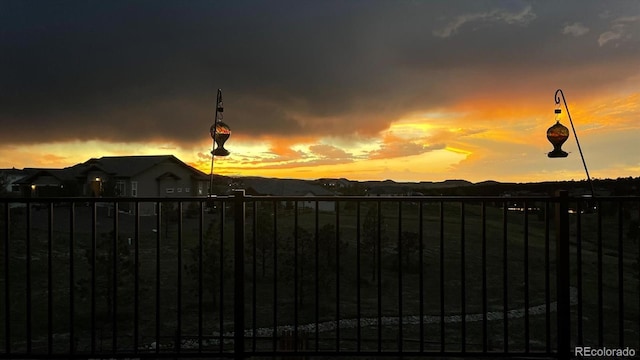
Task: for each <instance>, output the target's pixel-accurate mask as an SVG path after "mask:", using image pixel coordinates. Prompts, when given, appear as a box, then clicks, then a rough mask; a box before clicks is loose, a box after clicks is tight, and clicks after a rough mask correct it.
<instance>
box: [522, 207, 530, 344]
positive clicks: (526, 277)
mask: <svg viewBox="0 0 640 360" xmlns="http://www.w3.org/2000/svg"><path fill="white" fill-rule="evenodd" d="M523 233H524V255H523V256H524V352H525V353H529V352H530V351H531V347H530V345H529V342H530V341H529V340H530V332H529V203H528V202H527V201H526V200H525V201H524V229H523Z"/></svg>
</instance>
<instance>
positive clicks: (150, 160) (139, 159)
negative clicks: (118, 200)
mask: <svg viewBox="0 0 640 360" xmlns="http://www.w3.org/2000/svg"><path fill="white" fill-rule="evenodd" d="M165 161H172V162H175V163H177V164H179V165H181V166H183V167H185V168H187V169H189V170H190V171H191V172H192V175H193V176H194V177H197V178H203V179H206V178H207V175H206V174H205V173H203V172H202V171H200V170H198V169H195V168H193V167H191V166H189V165H187V164H186V163H184V162H182V161H181V160H180V159H178V158H177V157H175V156H173V155H140V156H103V157H101V158H99V159H95V158H94V159H89V160H88V161H86V162H85V163H83V164H78V165H76V166H77V167H78V168H79V170H80V169H81V170H80V173H85V172H86V171H88V170H89V169H91V167H92V166H93V167H97V168H99V169H101V170H103V171H105V172H107V173H110V174H113V175H116V176H118V177H132V176H135V175H138V174H140V173H142V172H144V171H147V170H148V169H150V168H152V167H154V166H156V165H158V164H160V163H163V162H165Z"/></svg>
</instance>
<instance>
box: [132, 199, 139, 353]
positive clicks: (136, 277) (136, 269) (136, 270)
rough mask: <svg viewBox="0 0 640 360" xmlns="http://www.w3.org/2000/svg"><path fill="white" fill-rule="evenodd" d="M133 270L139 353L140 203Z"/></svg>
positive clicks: (135, 340)
mask: <svg viewBox="0 0 640 360" xmlns="http://www.w3.org/2000/svg"><path fill="white" fill-rule="evenodd" d="M133 226H134V229H133V231H134V241H135V244H134V245H133V251H134V254H133V256H134V260H133V263H134V266H135V267H134V268H133V352H134V354H137V353H138V347H139V337H140V202H138V201H136V202H135V219H134V224H133Z"/></svg>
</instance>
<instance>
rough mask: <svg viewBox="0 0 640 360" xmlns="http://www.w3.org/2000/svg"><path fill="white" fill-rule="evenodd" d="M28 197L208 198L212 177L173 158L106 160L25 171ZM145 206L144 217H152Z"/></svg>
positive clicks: (165, 156) (123, 157)
mask: <svg viewBox="0 0 640 360" xmlns="http://www.w3.org/2000/svg"><path fill="white" fill-rule="evenodd" d="M25 170H26V171H27V173H28V174H29V175H28V176H25V177H24V178H22V179H20V180H19V181H18V183H19V184H20V185H21V186H22V189H23V192H24V195H25V196H85V197H99V196H106V197H110V196H130V197H191V196H207V193H208V187H209V177H208V176H207V175H206V174H204V173H203V172H201V171H199V170H197V169H195V168H193V167H191V166H189V165H187V164H185V163H184V162H182V161H180V160H179V159H178V158H176V157H175V156H173V155H152V156H104V157H101V158H99V159H95V158H94V159H90V160H88V161H86V162H84V163H81V164H77V165H74V166H71V167H68V168H64V169H25ZM152 205H153V204H144V206H143V209H141V213H150V212H152V211H154V210H151V209H152Z"/></svg>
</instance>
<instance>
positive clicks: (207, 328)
mask: <svg viewBox="0 0 640 360" xmlns="http://www.w3.org/2000/svg"><path fill="white" fill-rule="evenodd" d="M301 204H302V203H301ZM381 204H382V205H381V206H382V207H381V208H380V210H379V212H380V214H381V215H382V221H381V222H380V223H378V220H377V213H378V208H377V203H376V202H363V203H361V206H360V211H359V217H358V212H357V209H356V206H355V204H346V203H344V202H343V203H341V205H340V211H339V214H336V212H320V213H318V214H317V215H316V213H315V211H313V210H311V209H304V208H302V206H300V207H299V208H298V210H297V216H296V212H295V208H294V207H293V206H288V208H287V206H278V209H276V210H275V211H274V209H273V206H272V204H271V203H265V204H259V206H258V209H257V210H256V213H257V214H258V217H257V218H256V219H255V223H256V224H257V226H256V227H255V231H254V226H253V224H254V217H253V214H254V212H253V205H252V204H249V205H248V207H247V217H246V224H247V226H246V239H245V274H246V283H245V284H246V287H245V294H246V301H245V314H246V323H245V328H247V329H250V328H253V327H254V326H255V327H256V328H260V329H262V331H263V332H265V333H266V334H268V335H270V333H269V332H268V329H273V328H274V327H275V326H280V327H282V326H286V325H294V324H296V323H297V324H298V326H299V327H300V329H301V330H300V333H302V332H303V331H302V330H307V329H310V330H311V332H309V333H307V334H306V340H305V341H306V342H307V347H308V348H310V349H315V348H316V346H317V347H318V348H319V349H321V350H335V349H336V348H337V346H340V348H341V349H343V350H355V349H356V346H357V345H358V343H357V341H356V340H357V339H358V338H360V340H361V342H360V346H361V348H362V349H363V350H377V349H378V346H381V348H382V349H383V350H397V349H398V348H399V346H400V345H401V346H402V347H403V349H405V350H407V349H408V350H419V349H420V348H421V346H423V347H424V349H425V350H439V349H441V346H442V344H441V340H442V339H444V342H445V350H448V351H457V350H461V349H462V348H463V346H464V349H465V350H467V351H481V350H482V349H483V345H484V338H483V336H486V345H487V348H488V350H490V351H502V350H503V349H505V348H506V347H508V349H509V350H515V351H522V350H525V349H526V348H527V347H528V348H529V349H530V350H532V351H537V350H545V349H546V347H547V345H548V344H547V340H548V339H547V332H546V329H547V327H549V328H550V329H551V333H550V334H549V340H550V341H551V343H550V346H551V349H553V348H554V344H555V331H554V328H555V312H554V311H551V312H550V313H549V319H548V320H549V322H547V317H546V316H545V312H542V313H541V314H538V313H537V312H534V313H532V314H530V315H529V316H528V318H527V317H526V316H525V315H524V313H517V312H516V311H517V310H518V309H525V308H532V307H536V306H540V305H545V304H546V301H547V298H549V299H550V301H551V302H553V301H554V299H555V281H554V280H555V241H554V233H553V223H551V224H550V227H551V230H550V231H551V233H550V235H549V237H547V236H546V234H547V230H546V225H545V224H546V223H545V219H546V217H547V216H550V217H551V218H553V216H552V214H551V213H549V214H546V213H545V211H544V210H545V209H544V205H543V204H531V205H530V206H532V207H535V206H534V205H537V207H542V209H541V210H540V211H538V210H531V211H529V214H528V216H527V217H526V218H525V215H524V212H522V211H504V210H503V208H502V206H492V204H486V206H485V207H484V216H483V207H482V206H481V204H480V203H479V202H476V203H466V204H465V205H464V209H463V208H462V206H461V204H460V203H459V202H445V203H443V204H440V203H439V202H433V203H424V204H423V205H422V217H420V216H419V215H420V205H418V204H416V203H404V204H403V205H402V209H399V208H398V202H389V203H387V202H382V203H381ZM499 205H501V204H499ZM220 209H221V206H218V208H217V211H216V212H214V213H211V214H210V213H205V214H204V216H203V229H200V227H199V225H200V218H199V212H198V211H197V210H198V209H195V210H196V211H195V212H194V209H192V208H190V206H189V204H185V205H184V209H183V216H182V218H183V222H182V226H181V227H179V226H178V221H177V216H176V215H175V214H176V212H175V211H164V212H161V213H162V214H163V217H162V219H161V222H160V224H158V223H157V218H156V217H155V216H151V217H141V218H140V224H139V236H138V239H139V240H138V241H139V242H138V249H139V253H138V259H139V263H138V274H139V277H138V279H137V281H136V278H135V276H134V275H135V272H134V269H135V262H134V260H135V258H134V255H135V248H136V247H135V239H136V236H135V235H136V234H135V227H134V224H135V223H134V220H135V217H134V216H133V215H130V214H125V213H120V214H118V216H116V217H114V216H113V214H110V211H109V210H108V209H107V208H103V207H100V208H98V217H97V220H98V221H97V224H96V226H95V231H96V259H97V260H96V268H95V272H96V279H95V283H96V286H95V288H96V291H95V294H93V296H92V293H91V274H92V266H91V265H92V262H91V259H92V254H93V252H92V251H91V249H92V245H93V236H92V234H93V226H92V223H91V208H85V207H81V206H78V207H77V208H76V211H75V217H74V224H73V226H74V231H70V229H71V221H70V218H69V209H68V207H56V208H54V213H53V221H52V223H53V228H52V229H51V230H49V228H48V221H47V210H46V209H39V210H38V209H33V210H32V211H31V219H30V221H29V222H27V219H26V211H25V209H24V208H17V209H12V213H11V226H10V233H9V235H10V236H9V243H8V245H9V250H10V252H9V254H10V256H9V259H10V260H9V264H8V268H9V277H8V280H9V287H8V288H7V276H6V274H5V270H4V269H5V258H6V256H5V253H4V252H5V247H2V251H3V253H2V256H1V261H2V264H1V268H2V273H3V276H2V277H1V281H2V282H3V284H2V288H3V292H2V294H3V296H0V316H1V319H2V325H3V326H2V327H1V328H0V348H2V349H4V348H5V347H6V345H7V344H6V342H5V338H6V336H5V334H6V332H5V331H6V328H5V326H4V324H5V323H6V318H7V315H8V314H7V313H6V308H7V304H6V297H5V296H4V294H5V292H6V290H8V291H9V301H10V303H9V308H10V314H9V315H10V324H11V326H10V331H11V347H12V349H13V350H15V351H21V350H24V349H26V347H27V346H28V341H27V339H26V337H27V333H28V332H29V331H30V332H31V346H32V348H33V349H34V351H45V350H46V348H47V344H48V333H49V326H50V325H49V318H51V320H52V321H51V332H52V334H53V340H54V344H53V348H54V349H55V350H56V351H64V350H65V349H68V348H69V346H70V343H75V345H74V346H76V347H77V349H78V350H80V351H83V350H88V349H89V348H90V346H91V334H92V330H91V324H92V316H91V309H92V300H94V301H95V310H96V311H95V325H96V326H95V329H94V332H95V339H94V341H95V346H96V347H97V349H98V350H100V349H111V347H112V345H113V342H114V341H113V338H112V333H113V329H114V319H115V322H116V324H117V329H116V330H117V334H118V338H117V344H116V346H117V347H118V348H119V349H122V350H124V349H131V347H132V346H133V334H134V324H135V317H136V315H137V317H138V323H139V330H138V331H139V337H138V342H139V344H140V345H148V344H150V343H152V342H154V341H155V336H156V331H158V333H159V335H160V337H161V342H162V343H170V342H172V341H173V339H174V337H175V335H176V330H177V323H178V321H179V320H180V322H181V324H180V328H181V335H183V336H185V337H191V338H194V337H197V335H198V333H199V330H200V326H199V325H200V319H202V320H201V321H202V329H201V330H202V333H203V335H204V336H205V337H204V338H203V341H204V342H205V345H206V346H207V347H208V348H216V349H217V348H218V346H220V345H219V343H218V342H217V341H214V340H215V339H217V338H218V336H219V334H225V333H229V332H231V331H233V310H234V306H235V304H234V298H233V272H232V271H233V270H232V269H233V237H234V233H233V220H234V219H233V218H232V212H231V211H227V213H226V214H224V215H222V214H221V213H220ZM194 214H195V216H193V215H194ZM462 214H464V221H463V220H462ZM505 214H506V218H505ZM316 216H317V223H316ZM116 219H117V225H118V230H119V231H118V234H116V233H115V232H114V226H115V223H116ZM579 219H580V223H578V216H576V215H573V216H572V217H571V221H572V224H571V239H572V246H571V251H572V255H571V271H572V280H571V281H572V286H573V287H577V281H578V267H577V261H576V260H577V245H578V244H577V239H578V233H579V235H580V237H579V238H580V246H581V258H582V268H581V275H582V278H581V282H582V302H581V304H580V305H578V304H576V305H573V306H572V322H573V328H572V330H573V331H574V333H573V334H572V335H573V338H574V339H576V340H575V341H576V342H577V341H579V340H580V339H578V337H577V335H578V333H577V331H576V330H577V325H578V313H579V312H580V313H581V315H582V316H581V318H580V319H581V321H582V333H581V334H579V335H581V336H582V339H581V340H582V342H583V343H584V344H585V345H589V346H598V345H600V341H602V345H606V346H609V347H613V346H619V345H620V344H619V339H620V335H621V334H620V333H619V332H620V329H621V328H622V331H623V334H624V340H625V344H626V345H628V346H631V347H634V346H635V348H636V349H639V348H640V338H639V335H638V334H639V333H640V329H639V323H640V318H639V308H640V300H639V299H640V296H639V287H640V281H639V270H638V257H639V256H640V255H639V254H640V252H639V250H638V237H637V231H636V232H634V229H635V230H637V229H636V228H637V221H638V204H626V205H624V206H623V207H621V208H617V207H616V206H612V207H611V208H608V209H607V211H606V212H605V211H601V212H600V214H598V213H594V214H581V216H580V217H579ZM274 220H275V221H274ZM599 222H600V225H598V223H599ZM221 223H224V225H225V226H224V227H222V231H221V230H220V229H221V226H220V224H221ZM158 225H159V226H158ZM274 225H275V227H276V228H277V232H276V233H275V235H276V236H274ZM378 226H379V228H380V229H381V231H380V232H378ZM421 228H422V238H421V239H420V237H419V234H420V232H421ZM3 229H4V228H3ZM336 229H338V230H336ZM483 229H484V230H483ZM180 232H181V234H182V236H181V237H179V236H178V235H179V233H180ZM254 232H255V236H254ZM3 233H4V231H3ZM316 233H317V237H316ZM200 234H202V238H203V244H204V246H203V248H202V249H201V248H200V238H201V236H200ZM336 234H337V235H338V237H339V242H338V241H336ZM378 234H380V237H379V239H380V240H379V241H380V243H379V244H380V247H378ZM49 235H51V238H52V240H53V241H52V242H51V248H49V243H48V238H49ZM599 235H600V236H599ZM2 236H3V241H5V239H4V235H2ZM116 238H117V239H118V241H117V254H118V256H117V257H116V261H115V263H116V264H117V268H118V271H117V273H116V282H117V284H118V286H116V287H114V286H113V281H112V279H113V272H112V268H113V263H114V259H113V256H112V254H113V250H112V249H113V243H114V239H116ZM129 238H131V239H132V242H131V245H129ZM220 239H223V241H222V243H221V241H220ZM599 239H601V242H600V243H601V245H599V244H600V243H599ZM70 240H73V241H70ZM158 242H159V243H160V247H158V246H157V244H158ZM483 242H484V243H485V244H486V247H485V248H484V251H483ZM420 243H422V256H420V254H421V253H420V248H421V246H420ZM70 244H73V256H72V257H71V256H70V253H71V248H70ZM525 244H526V246H525ZM620 244H621V245H622V248H621V249H619V245H620ZM505 246H506V247H505ZM599 246H601V248H602V252H601V254H602V256H601V260H600V261H599V256H598V253H599V252H598V249H599ZM358 249H359V251H358ZM547 249H549V251H548V252H547ZM619 251H620V252H619ZM49 253H50V254H51V255H50V256H49ZM201 253H202V254H203V261H202V263H203V277H202V286H203V287H202V292H200V289H199V285H200V278H199V264H200V262H199V260H200V258H199V256H200V254H201ZM378 254H380V256H377V255H378ZM547 254H548V262H549V267H548V271H547V266H546V261H547ZM620 254H622V256H620ZM254 256H255V257H254ZM28 257H30V262H28V261H27V259H28ZM505 258H506V259H507V261H506V263H505V261H504V259H505ZM158 259H159V266H158ZM49 260H51V270H52V271H51V278H50V279H49V272H48V266H49V265H48V264H49ZM71 262H73V278H71V272H70V268H71ZM358 264H359V267H358ZM599 264H600V265H599ZM158 268H159V269H160V271H159V272H158V271H157V269H158ZM525 268H526V271H525ZM316 269H317V270H316ZM505 271H506V272H505ZM254 272H255V276H254ZM620 272H621V273H622V275H623V278H622V279H619V277H618V274H619V273H620ZM358 273H359V274H360V276H359V277H358ZM599 274H601V276H602V288H600V287H599V281H598V275H599ZM547 277H548V279H549V282H548V283H547ZM27 278H30V279H31V281H30V284H31V286H30V287H29V288H28V287H27V281H26V280H27ZM179 279H180V281H179ZM441 280H444V281H441ZM483 282H486V310H487V312H489V313H490V314H492V319H491V320H490V321H488V322H487V324H486V325H487V332H486V335H485V332H484V329H483V322H482V321H477V320H478V318H477V316H476V317H474V315H476V314H481V313H483V303H484V302H483V299H485V297H484V296H483V291H482V290H483ZM136 283H137V284H138V294H137V295H138V296H137V299H138V312H137V314H136V312H135V306H134V305H135V299H136V297H135V296H134V295H135V294H134V293H135V292H134V289H135V286H136ZM49 284H51V289H52V292H51V294H50V295H49V292H48V286H49ZM157 284H159V287H158V286H157ZM620 284H622V286H623V288H624V296H623V299H622V300H623V301H622V307H620V304H621V302H620V299H619V297H618V293H619V286H620ZM114 289H115V290H116V292H117V296H116V297H114V296H113V295H112V293H113V291H114ZM254 292H255V297H254V295H253V294H254ZM71 293H73V307H71V306H70V294H71ZM200 294H201V297H200V296H199V295H200ZM358 294H359V299H358ZM599 294H602V298H601V301H602V309H601V313H600V311H599V310H600V307H599ZM158 295H159V298H158ZM505 297H506V300H507V301H506V303H505V301H504V300H505ZM29 298H30V301H28V300H29ZM113 298H116V299H117V301H116V303H115V310H116V312H115V315H114V312H113V311H112V310H113V308H114V304H113V303H112V299H113ZM200 298H202V309H201V311H202V313H200V306H199V300H200ZM421 299H422V301H420V300H421ZM49 301H51V304H52V311H51V312H50V311H49ZM158 305H159V307H158ZM178 305H179V307H180V309H178ZM400 305H402V306H400ZM549 305H550V306H551V305H552V304H549ZM254 308H255V311H254ZM543 308H544V306H543ZM400 309H402V311H401V312H400ZM545 310H546V309H545ZM421 311H422V315H423V316H426V318H425V321H424V322H423V324H422V327H421V325H420V323H419V321H416V320H415V319H413V320H412V319H411V318H409V316H417V315H420V313H421ZM506 311H511V315H510V316H511V317H509V316H508V320H507V321H506V322H505V321H504V320H503V319H502V315H503V314H504V313H505V312H506ZM274 312H275V314H276V315H275V322H274ZM463 312H464V313H465V314H466V315H468V316H469V317H468V318H467V319H468V321H466V323H465V326H463V323H462V322H461V321H460V319H458V320H455V319H454V318H452V316H455V315H460V314H462V313H463ZM178 314H179V315H180V316H178ZM441 314H442V315H444V316H445V317H446V321H445V323H444V327H443V326H441V322H440V316H441ZM498 314H499V315H498ZM29 315H30V318H29ZM200 315H201V316H200ZM400 316H402V319H403V320H402V321H403V325H402V326H399V324H397V318H398V317H400ZM358 317H359V318H361V319H362V321H361V325H362V327H361V330H360V333H359V334H358V331H357V329H356V328H355V325H354V324H355V322H348V321H347V320H352V319H357V318H358ZM379 317H380V318H384V319H385V321H384V323H385V325H384V326H383V327H382V328H381V329H378V327H377V321H378V318H379ZM72 318H73V328H74V337H75V338H76V341H71V340H70V339H69V336H70V335H69V334H70V331H69V329H70V321H71V319H72ZM393 318H396V320H395V321H396V323H395V324H394V323H393V320H391V319H393ZM337 319H341V320H343V327H342V328H340V330H339V331H336V330H335V327H331V326H328V325H326V324H329V323H330V322H332V321H336V320H337ZM157 320H159V322H158V321H157ZM620 320H622V326H620ZM254 322H255V324H254ZM409 322H412V323H409ZM600 322H602V328H603V329H602V330H603V331H602V332H600V331H599V324H600ZM315 323H319V324H325V325H323V326H325V327H326V328H322V330H323V331H321V332H318V333H317V334H316V332H315V326H314V324H315ZM308 324H311V326H310V327H309V328H307V327H304V326H305V325H308ZM157 329H158V330H157ZM332 329H333V330H332ZM278 330H282V328H278ZM505 331H506V333H505ZM463 334H464V341H463ZM227 335H228V334H227ZM268 335H267V336H266V338H265V339H259V340H258V343H257V344H256V347H257V348H259V349H260V348H263V349H272V346H273V341H272V339H271V338H270V337H269V336H268ZM421 335H422V338H421ZM316 336H317V338H316ZM400 337H402V339H403V341H402V343H401V344H400V342H399V339H400ZM505 338H506V342H505ZM527 340H528V341H527ZM316 341H317V342H316ZM223 346H224V348H225V349H230V348H231V347H232V345H231V344H224V345H223ZM247 346H252V343H251V341H248V342H247Z"/></svg>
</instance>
